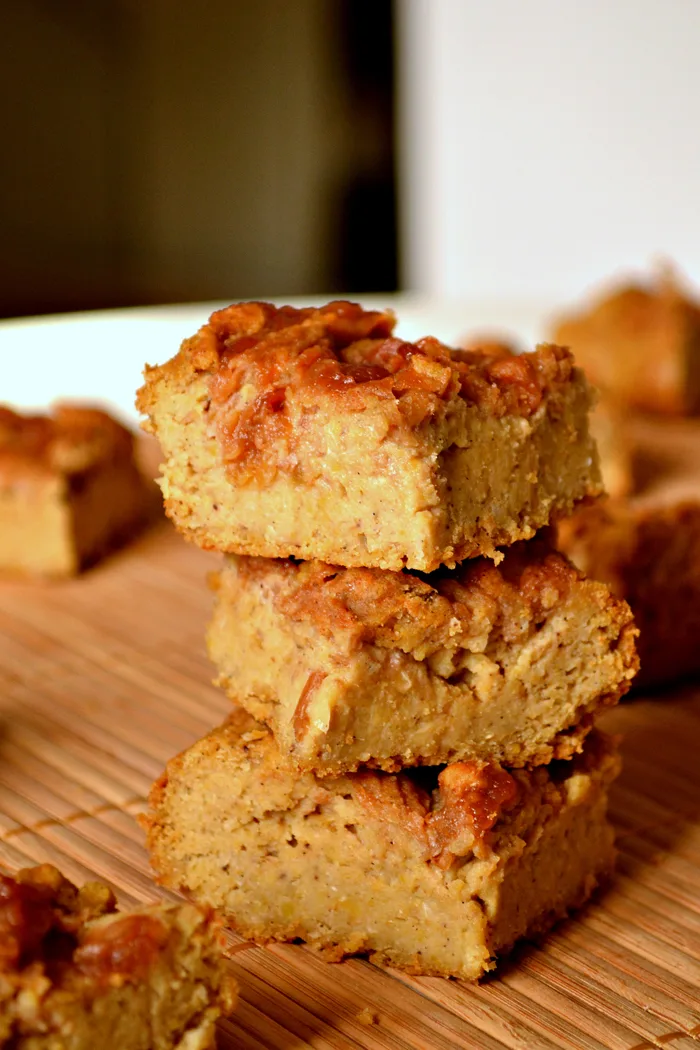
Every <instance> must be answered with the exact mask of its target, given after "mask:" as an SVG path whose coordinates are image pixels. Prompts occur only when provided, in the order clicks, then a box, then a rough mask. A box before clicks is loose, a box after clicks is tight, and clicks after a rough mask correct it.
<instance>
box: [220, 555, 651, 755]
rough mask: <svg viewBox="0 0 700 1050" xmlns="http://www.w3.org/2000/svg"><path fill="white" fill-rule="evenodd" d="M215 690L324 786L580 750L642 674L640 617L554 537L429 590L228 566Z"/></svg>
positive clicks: (407, 583)
mask: <svg viewBox="0 0 700 1050" xmlns="http://www.w3.org/2000/svg"><path fill="white" fill-rule="evenodd" d="M212 582H213V585H214V587H215V590H216V602H215V613H214V618H213V621H212V623H211V625H210V627H209V631H208V646H209V653H210V656H211V658H212V660H213V662H214V664H215V665H216V667H217V668H218V670H219V672H220V676H219V679H218V684H219V685H221V686H222V687H223V688H224V689H225V690H226V692H227V693H228V694H229V695H230V696H231V698H232V699H233V700H236V701H238V702H240V704H241V705H242V706H243V707H245V708H246V710H248V711H249V712H250V713H251V714H252V715H253V716H254V717H255V718H257V719H258V720H260V721H263V722H265V723H267V724H268V725H269V726H270V727H271V728H272V729H273V730H274V732H275V735H276V737H277V740H278V743H279V746H280V750H281V751H282V752H283V753H284V754H285V755H288V756H289V757H290V758H291V759H292V761H293V762H294V764H296V765H297V766H298V767H300V768H302V769H313V770H315V771H316V772H318V773H320V774H325V773H333V772H341V771H343V770H345V771H347V770H351V769H355V768H357V767H358V765H360V764H369V765H372V766H377V767H380V768H382V769H385V770H396V769H400V768H401V767H402V766H404V765H406V766H411V765H416V764H424V765H436V764H439V763H442V762H452V761H455V760H457V759H463V758H470V759H472V758H476V759H481V760H491V761H498V762H502V763H504V764H505V765H512V766H524V765H536V764H540V763H543V762H548V761H550V759H552V758H568V757H570V755H571V754H573V753H574V752H576V751H579V750H580V749H581V746H582V744H583V740H584V738H585V736H586V734H587V733H588V731H589V729H590V728H591V724H592V721H593V717H594V715H595V714H596V713H597V712H598V711H599V710H600V709H601V708H602V707H603V706H604V705H606V704H612V703H614V702H615V701H616V700H617V699H618V697H619V696H621V695H622V694H623V693H625V692H626V691H627V690H628V688H629V685H630V681H631V679H632V678H633V676H634V674H635V672H636V670H637V656H636V651H635V644H634V638H635V635H636V633H637V632H636V629H635V627H634V624H633V622H632V616H631V613H630V610H629V607H628V606H627V605H626V603H625V602H624V601H619V600H617V599H615V598H613V597H612V596H611V595H610V593H609V591H608V589H607V587H605V586H604V585H603V584H600V583H594V582H592V581H591V580H586V579H584V578H583V577H582V576H581V574H580V573H579V572H578V571H577V570H576V569H574V567H573V566H572V565H571V564H570V563H569V562H568V561H567V560H566V559H565V558H564V557H562V555H561V554H558V553H556V552H555V551H554V550H553V549H552V548H551V547H550V546H549V544H548V543H547V542H545V541H544V540H541V539H535V540H528V541H523V542H521V543H518V544H515V545H514V546H513V547H509V548H508V549H507V551H506V552H505V557H504V559H503V561H502V562H501V563H500V564H499V565H498V566H496V565H494V564H493V562H492V561H490V560H488V559H486V558H478V559H473V560H471V561H466V562H464V563H463V564H462V565H461V566H459V567H458V568H457V569H455V570H448V569H442V570H438V571H437V572H435V573H433V574H431V575H429V576H425V577H419V576H416V575H414V574H411V573H408V572H402V573H401V572H399V573H397V572H390V571H388V570H385V569H343V568H338V567H337V566H330V565H325V564H323V563H322V562H305V563H295V562H292V561H289V560H286V561H285V560H273V559H265V558H239V557H237V556H235V555H230V556H229V557H228V558H227V560H226V563H225V566H224V569H223V571H222V572H221V573H220V574H219V575H218V577H215V578H214V579H213V581H212Z"/></svg>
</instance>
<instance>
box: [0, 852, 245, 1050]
mask: <svg viewBox="0 0 700 1050" xmlns="http://www.w3.org/2000/svg"><path fill="white" fill-rule="evenodd" d="M218 938H219V933H218V928H217V926H216V924H212V923H211V919H210V912H209V911H201V910H200V909H198V908H196V907H195V906H194V905H192V904H179V905H178V904H176V905H173V904H170V905H166V904H164V905H160V906H153V907H148V908H141V909H139V910H137V911H133V912H129V913H126V914H124V913H119V912H117V911H116V910H115V901H114V897H113V896H112V893H111V891H110V890H109V889H108V888H107V887H106V886H102V885H100V884H99V883H88V884H86V885H85V886H83V887H82V889H80V890H78V889H77V888H76V887H75V886H74V885H72V883H70V882H68V880H67V879H64V878H63V877H62V876H61V874H60V873H59V872H58V871H57V870H56V868H53V867H51V866H50V865H42V866H40V867H38V868H29V869H26V870H24V871H21V872H19V874H18V875H17V876H16V878H11V877H10V876H8V875H0V1047H7V1050H10V1048H11V1050H68V1048H69V1050H95V1048H100V1050H205V1048H206V1047H213V1046H214V1038H215V1037H214V1025H215V1022H216V1019H217V1018H218V1017H219V1016H220V1015H222V1014H223V1013H229V1012H230V1011H231V1010H232V1009H233V1006H234V1003H235V997H236V988H235V983H234V981H233V979H232V978H231V977H230V976H229V975H227V973H226V971H225V968H224V967H225V963H224V958H223V955H222V953H221V948H220V946H219V944H218Z"/></svg>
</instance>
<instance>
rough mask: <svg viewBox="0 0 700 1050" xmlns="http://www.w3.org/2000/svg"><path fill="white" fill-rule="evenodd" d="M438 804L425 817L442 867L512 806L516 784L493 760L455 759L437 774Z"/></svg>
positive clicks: (478, 840) (476, 842) (433, 851)
mask: <svg viewBox="0 0 700 1050" xmlns="http://www.w3.org/2000/svg"><path fill="white" fill-rule="evenodd" d="M438 789H439V798H440V801H439V804H438V807H437V808H436V809H435V810H433V812H432V813H431V814H430V816H429V817H428V819H427V822H426V823H427V834H428V842H429V845H430V853H431V856H432V857H433V859H434V860H435V863H436V864H438V865H439V866H440V867H441V868H449V866H450V864H451V863H452V861H453V859H454V856H455V855H457V856H459V855H460V854H461V853H463V852H464V850H465V848H469V846H470V845H471V844H474V845H476V846H478V845H479V844H480V843H482V842H483V841H484V838H485V837H486V834H487V832H489V831H490V830H491V828H492V827H493V826H494V824H495V823H496V821H497V820H498V819H499V817H500V815H501V811H502V810H503V809H505V808H507V807H508V806H511V805H512V804H513V803H514V802H515V800H516V798H517V794H518V786H517V784H516V782H515V780H514V779H513V777H512V776H511V775H510V773H507V772H506V770H505V769H501V767H500V766H497V765H495V764H494V763H492V762H488V763H485V764H483V763H479V762H455V763H453V764H452V765H450V766H445V768H444V769H443V771H442V773H440V775H439V776H438Z"/></svg>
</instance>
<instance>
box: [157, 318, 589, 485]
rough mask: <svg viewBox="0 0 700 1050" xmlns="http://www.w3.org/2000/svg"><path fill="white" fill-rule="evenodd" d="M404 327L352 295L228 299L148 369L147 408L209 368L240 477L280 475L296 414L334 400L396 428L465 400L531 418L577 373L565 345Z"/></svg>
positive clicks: (222, 433)
mask: <svg viewBox="0 0 700 1050" xmlns="http://www.w3.org/2000/svg"><path fill="white" fill-rule="evenodd" d="M394 324H395V319H394V317H393V315H392V314H391V313H390V312H388V311H387V312H378V311H366V310H363V309H362V307H361V306H359V305H357V304H355V303H348V302H343V301H337V302H331V303H328V304H327V305H326V306H323V307H319V308H314V307H310V308H306V309H295V308H293V307H289V306H286V307H282V308H277V307H275V306H273V305H272V304H270V303H255V302H252V303H243V304H239V305H233V306H229V307H227V308H226V309H225V310H218V311H216V312H215V313H214V314H212V316H211V318H210V319H209V322H208V323H207V324H206V325H204V327H203V328H201V329H200V330H199V332H198V333H197V334H196V335H195V336H193V337H192V338H191V339H188V340H185V342H184V343H183V344H182V347H181V349H180V352H179V353H178V354H177V355H176V356H175V357H174V358H173V359H172V360H170V361H169V362H167V363H166V364H165V365H163V366H161V367H159V368H147V369H146V373H145V377H146V383H145V385H144V386H143V387H142V388H141V390H140V391H139V393H138V395H137V407H138V408H139V409H140V411H142V412H143V413H144V414H146V415H149V414H150V412H151V410H152V408H153V405H154V398H155V397H156V394H155V388H156V386H157V385H158V384H159V383H160V381H161V380H162V379H163V378H165V377H170V378H175V379H177V380H179V381H182V382H184V383H185V384H186V382H187V380H188V379H189V378H190V377H191V376H193V375H195V374H197V373H206V374H207V375H208V377H209V392H210V398H211V404H212V407H213V409H214V410H215V412H216V429H217V433H218V437H219V442H220V446H221V449H222V453H223V456H224V460H225V462H226V464H227V467H228V469H229V471H230V472H231V474H232V476H235V478H236V480H237V481H238V482H239V483H240V482H245V481H249V480H251V479H252V478H257V479H259V480H264V479H265V478H267V477H270V476H274V472H275V471H276V470H277V469H278V468H279V467H280V466H283V465H284V464H282V463H280V456H279V448H280V446H285V447H287V446H288V445H289V442H290V437H291V434H292V431H293V429H294V422H293V420H296V419H298V417H299V416H300V415H301V416H303V415H305V414H307V413H311V412H313V411H314V409H315V408H316V407H317V406H318V404H319V403H321V402H322V401H325V400H327V399H329V398H330V399H332V400H333V402H334V403H335V404H336V406H337V409H338V410H339V411H345V412H357V411H363V410H365V409H366V408H368V407H369V406H371V405H372V404H373V403H381V404H382V405H383V406H384V410H385V412H386V413H387V414H388V415H389V416H390V417H391V418H392V419H393V420H394V423H395V424H403V425H406V426H408V427H409V428H416V427H418V426H420V425H421V423H423V422H424V421H425V420H427V419H429V418H434V417H435V416H436V415H437V414H438V413H439V412H440V411H441V406H442V407H443V408H444V405H445V404H446V403H448V402H450V401H455V400H458V399H463V400H465V401H467V402H469V403H470V404H474V405H478V406H480V407H481V408H482V409H483V410H484V411H485V412H487V413H489V414H491V415H494V416H503V415H506V414H509V415H515V416H525V417H527V416H530V415H532V413H534V412H535V411H536V410H537V409H538V407H539V406H540V404H541V402H542V400H543V398H544V397H545V396H546V394H547V393H548V392H549V391H550V390H551V389H553V388H555V387H560V386H562V385H563V384H565V383H566V382H567V381H568V380H569V379H570V377H571V374H572V371H573V358H572V356H571V354H570V353H569V352H568V351H566V350H564V349H562V348H561V347H557V346H552V345H542V346H540V347H538V348H537V350H535V351H534V352H533V353H530V354H524V355H520V356H515V355H513V354H511V353H509V352H508V350H507V349H504V348H502V347H496V348H494V349H493V352H488V351H486V352H484V351H481V350H474V351H467V350H452V349H450V348H449V347H447V346H445V345H444V344H442V343H440V342H439V341H438V340H436V339H433V338H425V339H421V340H419V341H418V342H417V343H408V342H405V341H403V340H400V339H397V338H395V337H394V336H393V335H392V332H393V328H394ZM287 458H288V459H291V460H293V458H294V457H293V451H292V452H291V453H289V455H288V456H287Z"/></svg>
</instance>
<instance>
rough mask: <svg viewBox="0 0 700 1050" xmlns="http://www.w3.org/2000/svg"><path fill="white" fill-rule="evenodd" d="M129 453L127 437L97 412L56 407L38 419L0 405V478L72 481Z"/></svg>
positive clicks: (130, 438) (128, 434) (70, 406)
mask: <svg viewBox="0 0 700 1050" xmlns="http://www.w3.org/2000/svg"><path fill="white" fill-rule="evenodd" d="M132 452H133V436H132V434H131V432H130V431H129V430H127V429H126V427H123V426H122V425H121V424H120V423H118V422H117V421H116V420H115V419H113V418H112V417H111V416H110V415H108V414H107V413H106V412H103V411H101V410H100V409H98V408H90V407H87V406H82V405H73V404H68V403H65V404H57V405H56V406H55V407H54V409H53V411H52V413H51V414H50V415H40V416H39V415H25V414H22V413H19V412H15V411H13V410H12V409H11V408H9V407H7V406H4V405H0V478H7V479H9V480H12V479H13V478H14V477H24V476H26V475H32V474H42V475H55V474H64V475H68V476H72V475H76V474H82V473H85V472H86V471H88V470H90V469H91V468H92V467H95V466H98V465H100V464H103V463H108V462H110V461H112V460H114V459H118V458H122V457H124V458H129V457H131V455H132Z"/></svg>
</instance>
